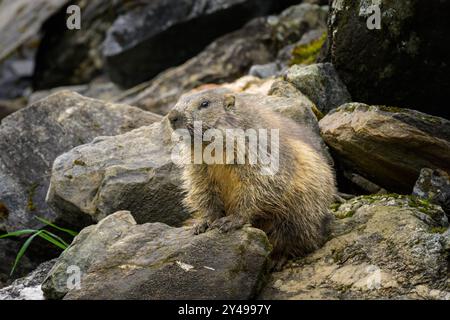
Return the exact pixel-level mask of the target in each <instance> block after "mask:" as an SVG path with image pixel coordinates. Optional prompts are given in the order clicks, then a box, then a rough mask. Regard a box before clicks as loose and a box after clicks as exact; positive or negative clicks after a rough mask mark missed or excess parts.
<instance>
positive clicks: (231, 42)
mask: <svg viewBox="0 0 450 320" xmlns="http://www.w3.org/2000/svg"><path fill="white" fill-rule="evenodd" d="M326 14H327V9H326V8H324V7H319V6H317V5H310V4H301V5H298V6H294V7H291V8H289V9H286V10H285V11H283V13H281V14H280V15H279V16H271V17H267V18H257V19H255V20H253V21H251V22H250V23H248V24H247V25H245V26H244V27H243V28H242V29H240V30H238V31H235V32H233V33H230V34H227V35H225V36H223V37H221V38H219V39H217V40H216V41H214V42H213V43H211V44H210V45H209V46H208V47H207V48H206V49H205V50H203V51H202V52H201V53H200V54H199V55H197V56H196V57H194V58H192V59H190V60H188V61H187V62H185V63H184V64H182V65H180V66H178V67H175V68H172V69H169V70H167V71H164V72H162V73H160V74H159V75H158V76H157V77H155V78H154V79H153V80H152V81H150V83H149V85H148V88H146V89H144V90H143V91H142V92H141V93H139V94H137V95H136V96H135V97H132V98H130V99H125V100H123V102H125V103H127V104H130V105H136V106H139V107H141V108H143V109H146V110H151V111H153V112H156V113H160V114H166V113H167V112H168V110H169V109H170V108H171V107H172V106H173V105H174V103H175V102H176V101H177V100H178V98H179V97H180V96H181V94H183V93H185V92H187V91H189V90H191V89H193V88H195V87H198V86H199V85H202V84H205V83H224V82H230V81H233V80H235V79H237V78H239V77H241V76H243V75H245V74H247V73H248V71H249V69H250V68H251V66H253V65H255V64H266V63H269V62H272V61H274V60H275V58H276V55H277V52H278V48H280V47H283V46H285V45H287V44H290V43H294V42H296V41H297V40H299V39H300V38H301V37H302V35H303V34H304V33H305V32H307V31H309V30H311V29H316V28H320V27H323V25H324V23H325V22H324V21H325V19H326Z"/></svg>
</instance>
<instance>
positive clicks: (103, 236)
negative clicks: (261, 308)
mask: <svg viewBox="0 0 450 320" xmlns="http://www.w3.org/2000/svg"><path fill="white" fill-rule="evenodd" d="M269 253H270V245H269V242H268V240H267V237H266V236H265V234H264V233H263V232H262V231H260V230H257V229H253V228H248V227H244V229H241V230H238V231H235V232H232V233H228V234H222V233H220V232H219V231H218V230H214V231H210V232H207V233H204V234H201V235H198V236H194V235H193V234H192V229H190V228H172V227H169V226H167V225H164V224H161V223H147V224H143V225H137V224H136V222H135V220H134V219H133V217H132V216H131V214H130V213H129V212H127V211H120V212H117V213H115V214H113V215H110V216H108V217H106V218H105V219H103V220H102V221H100V222H99V223H98V224H97V225H92V226H89V227H87V228H85V229H84V230H82V231H81V233H80V234H79V235H78V236H77V237H76V238H75V240H74V242H73V243H72V245H71V246H70V247H69V249H67V250H66V251H65V252H64V253H63V254H62V255H61V256H60V257H59V258H58V260H57V262H56V264H55V266H54V267H53V269H52V270H51V271H50V273H49V276H48V277H47V279H46V280H45V282H44V283H43V285H42V289H43V291H44V293H45V296H46V297H47V298H52V299H60V298H64V299H69V300H74V299H75V300H77V299H249V298H252V297H254V296H255V295H256V294H257V292H258V291H259V289H260V288H261V284H262V281H263V279H264V275H265V271H266V264H267V261H268V255H269ZM69 266H72V268H73V267H74V266H76V267H78V268H79V270H80V271H81V282H80V289H72V290H68V289H67V280H68V276H70V275H69V274H68V273H67V272H66V271H67V270H68V267H69Z"/></svg>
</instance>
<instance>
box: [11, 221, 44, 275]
mask: <svg viewBox="0 0 450 320" xmlns="http://www.w3.org/2000/svg"><path fill="white" fill-rule="evenodd" d="M22 231H23V230H22ZM41 233H42V231H37V232H36V233H35V234H33V235H32V236H31V237H29V238H28V239H27V241H25V243H24V244H23V245H22V247H21V248H20V250H19V252H18V253H17V256H16V260H15V261H14V265H13V267H12V270H11V273H10V275H11V276H12V274H13V273H14V270H15V269H16V267H17V264H18V263H19V261H20V259H21V258H22V257H23V255H24V254H25V251H27V249H28V247H29V246H30V244H31V241H33V239H34V238H36V237H37V236H39V235H40V234H41Z"/></svg>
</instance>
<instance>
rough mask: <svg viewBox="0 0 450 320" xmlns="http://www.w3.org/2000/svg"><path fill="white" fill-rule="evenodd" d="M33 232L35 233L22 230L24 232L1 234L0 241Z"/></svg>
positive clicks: (30, 230) (31, 230) (29, 230)
mask: <svg viewBox="0 0 450 320" xmlns="http://www.w3.org/2000/svg"><path fill="white" fill-rule="evenodd" d="M34 232H37V230H33V229H24V230H19V231H14V232H9V233H6V234H2V235H1V236H0V239H3V238H7V237H18V236H21V235H24V234H30V233H34Z"/></svg>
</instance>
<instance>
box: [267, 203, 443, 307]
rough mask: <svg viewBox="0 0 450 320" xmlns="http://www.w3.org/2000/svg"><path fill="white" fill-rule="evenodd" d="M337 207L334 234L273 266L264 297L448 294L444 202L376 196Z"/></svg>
mask: <svg viewBox="0 0 450 320" xmlns="http://www.w3.org/2000/svg"><path fill="white" fill-rule="evenodd" d="M333 209H334V213H335V216H336V220H335V222H334V223H333V225H332V229H333V232H332V235H331V236H330V240H329V241H328V242H327V243H326V244H325V245H324V246H323V247H322V248H321V249H319V250H317V251H316V252H314V253H312V254H310V255H309V256H307V257H305V258H303V259H298V260H296V261H294V262H293V263H291V264H290V265H289V266H288V267H286V268H285V269H284V270H283V271H281V272H277V273H274V274H273V276H272V279H271V280H270V281H269V284H268V285H267V287H266V288H265V289H264V291H263V293H262V295H261V296H260V298H262V299H447V300H448V299H450V289H449V280H448V274H449V266H448V253H449V251H448V248H449V246H448V244H449V242H450V233H449V232H448V231H447V232H445V230H446V229H447V230H448V220H447V218H446V216H445V214H444V212H443V211H442V210H441V208H440V207H439V206H435V205H432V204H429V203H428V202H423V200H420V199H418V198H415V197H408V196H398V195H392V196H388V195H377V196H362V197H359V198H354V199H351V200H349V201H347V202H346V203H343V204H341V205H338V206H337V207H335V208H333Z"/></svg>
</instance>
